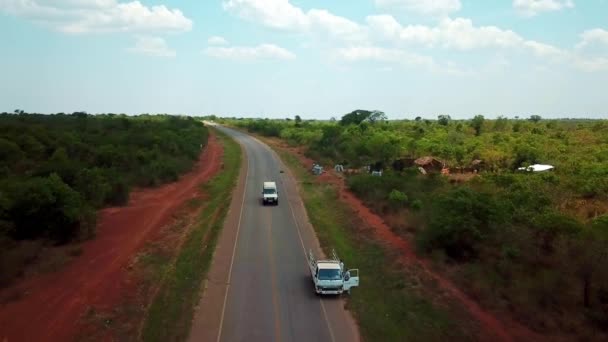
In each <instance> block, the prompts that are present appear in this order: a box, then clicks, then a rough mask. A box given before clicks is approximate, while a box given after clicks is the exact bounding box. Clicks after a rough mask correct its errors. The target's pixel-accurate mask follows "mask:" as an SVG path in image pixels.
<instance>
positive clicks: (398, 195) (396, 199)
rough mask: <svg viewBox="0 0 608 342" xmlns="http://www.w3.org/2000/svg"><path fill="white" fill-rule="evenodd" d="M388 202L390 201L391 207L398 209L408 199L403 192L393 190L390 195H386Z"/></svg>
mask: <svg viewBox="0 0 608 342" xmlns="http://www.w3.org/2000/svg"><path fill="white" fill-rule="evenodd" d="M388 200H389V201H390V203H391V205H393V206H395V207H399V206H403V205H405V204H406V203H407V200H408V198H407V195H406V194H404V193H403V192H401V191H399V190H396V189H393V190H392V191H391V192H390V194H388Z"/></svg>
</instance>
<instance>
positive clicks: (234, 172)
mask: <svg viewBox="0 0 608 342" xmlns="http://www.w3.org/2000/svg"><path fill="white" fill-rule="evenodd" d="M215 133H216V134H217V136H218V138H219V139H220V140H221V141H222V144H223V146H224V157H223V163H224V168H223V169H222V171H221V172H220V173H218V175H217V176H215V177H214V178H213V179H211V180H210V181H209V182H208V183H207V184H205V185H204V191H205V193H206V194H207V195H208V196H207V198H208V199H209V200H208V201H207V202H206V203H205V204H204V208H203V209H202V210H201V213H200V216H199V218H198V221H197V223H196V226H195V227H194V229H192V231H191V232H190V233H189V235H188V237H187V238H186V241H185V242H184V244H183V246H182V249H181V251H180V252H179V254H178V256H177V258H176V259H175V261H174V263H173V264H171V265H167V264H166V262H164V261H163V260H162V259H154V258H150V260H148V262H149V263H152V264H157V265H158V267H157V270H158V272H162V273H164V274H163V275H162V277H160V278H162V279H164V282H163V284H162V285H161V287H160V290H159V292H158V293H157V295H156V296H155V298H154V300H153V302H152V304H151V306H150V307H149V310H148V315H147V317H146V319H145V322H144V325H143V330H142V332H141V339H143V340H144V341H182V340H186V338H187V337H188V333H189V331H190V324H191V321H192V316H193V312H194V305H196V303H198V301H199V298H200V295H201V292H200V291H201V283H202V281H203V279H204V278H205V276H206V274H207V271H208V270H209V267H210V265H211V260H212V255H213V251H214V249H215V245H216V242H217V238H218V236H219V233H220V232H221V230H222V227H223V221H224V217H225V216H226V213H227V211H228V208H229V207H230V200H231V196H232V190H233V188H234V186H235V185H236V181H237V178H238V174H239V171H240V164H241V149H240V146H239V145H238V144H237V143H236V142H235V141H233V140H232V139H230V138H229V137H228V136H226V135H225V134H223V133H222V132H219V131H217V130H215Z"/></svg>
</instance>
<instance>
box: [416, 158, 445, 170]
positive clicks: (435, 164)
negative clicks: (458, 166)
mask: <svg viewBox="0 0 608 342" xmlns="http://www.w3.org/2000/svg"><path fill="white" fill-rule="evenodd" d="M414 164H416V166H418V167H421V168H423V169H424V171H426V173H439V172H441V170H442V169H443V168H444V166H445V163H444V162H442V161H441V160H439V159H437V158H435V157H431V156H426V157H421V158H418V159H416V160H415V161H414Z"/></svg>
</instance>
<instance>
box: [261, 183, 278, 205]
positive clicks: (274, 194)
mask: <svg viewBox="0 0 608 342" xmlns="http://www.w3.org/2000/svg"><path fill="white" fill-rule="evenodd" d="M262 203H263V204H266V203H274V204H275V205H278V204H279V192H278V191H277V184H276V183H275V182H264V186H263V187H262Z"/></svg>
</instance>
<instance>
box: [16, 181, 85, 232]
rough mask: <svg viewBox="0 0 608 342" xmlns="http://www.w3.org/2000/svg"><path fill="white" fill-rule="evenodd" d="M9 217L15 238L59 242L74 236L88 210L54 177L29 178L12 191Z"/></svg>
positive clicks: (67, 187)
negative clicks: (44, 239)
mask: <svg viewBox="0 0 608 342" xmlns="http://www.w3.org/2000/svg"><path fill="white" fill-rule="evenodd" d="M13 191H14V192H13V196H14V197H13V204H12V206H11V208H10V209H9V213H8V214H9V217H10V218H11V220H12V221H13V222H14V223H15V226H14V229H13V230H12V232H11V233H12V234H11V235H12V236H13V237H14V238H15V239H18V240H22V239H36V238H41V237H42V238H49V239H51V240H53V241H56V242H59V243H62V242H66V241H68V240H70V239H72V238H73V237H76V236H77V234H78V231H79V228H80V227H81V224H82V223H83V222H82V221H83V219H84V218H85V217H86V216H88V215H89V213H88V212H87V211H90V209H88V208H87V207H86V205H85V203H84V202H83V200H82V198H81V196H80V194H79V193H78V192H76V191H74V190H73V189H72V188H70V187H69V186H68V185H67V184H65V183H64V182H63V181H62V180H61V178H60V177H59V176H58V175H57V174H52V175H51V176H49V177H46V178H40V177H38V178H32V179H29V180H27V181H24V182H21V183H20V184H16V185H15V187H14V188H13Z"/></svg>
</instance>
